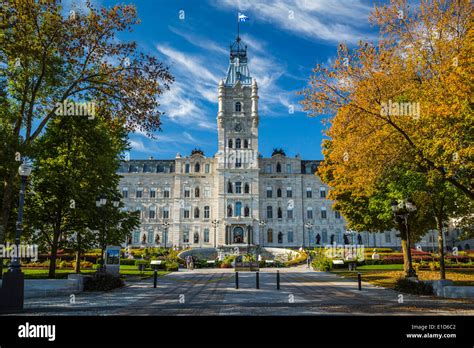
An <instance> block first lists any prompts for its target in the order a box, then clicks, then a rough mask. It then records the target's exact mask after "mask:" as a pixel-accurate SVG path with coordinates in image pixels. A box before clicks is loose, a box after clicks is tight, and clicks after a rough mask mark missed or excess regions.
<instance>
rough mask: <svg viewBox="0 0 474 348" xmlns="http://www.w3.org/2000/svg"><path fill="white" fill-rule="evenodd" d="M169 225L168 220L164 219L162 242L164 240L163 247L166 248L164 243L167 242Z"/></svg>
mask: <svg viewBox="0 0 474 348" xmlns="http://www.w3.org/2000/svg"><path fill="white" fill-rule="evenodd" d="M169 226H170V223H169V221H168V220H165V222H163V234H164V236H163V239H164V242H165V248H166V245H167V244H168V227H169Z"/></svg>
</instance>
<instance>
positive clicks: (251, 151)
mask: <svg viewBox="0 0 474 348" xmlns="http://www.w3.org/2000/svg"><path fill="white" fill-rule="evenodd" d="M217 98H218V110H217V128H218V151H217V153H216V154H215V155H214V156H212V157H206V156H205V155H204V153H203V152H202V151H200V150H198V149H196V150H194V151H192V153H191V154H190V155H189V156H181V155H180V154H177V155H176V158H174V159H169V160H157V159H153V158H149V159H148V160H128V161H124V162H122V166H121V168H120V170H119V173H120V175H121V176H122V178H121V181H120V191H121V193H122V195H123V201H124V203H125V206H126V209H128V210H139V211H140V214H141V225H140V227H139V229H137V230H136V231H135V232H133V233H132V238H131V245H132V246H136V247H140V246H167V247H171V246H174V247H180V248H186V247H192V248H198V247H223V246H232V245H237V246H238V245H242V246H244V245H253V246H257V245H259V246H263V247H295V248H296V247H301V246H304V247H312V246H315V245H317V244H319V245H324V244H329V243H330V244H333V243H338V244H343V243H344V242H346V243H354V244H356V243H358V244H365V245H366V246H367V245H369V246H371V245H372V246H392V245H393V246H397V247H399V246H400V239H399V238H398V237H396V235H395V231H387V232H383V233H377V234H368V233H361V234H355V233H350V231H346V223H345V220H344V218H343V217H342V216H341V214H340V213H339V212H338V211H334V210H333V209H332V202H331V201H330V200H329V199H328V198H327V196H328V190H329V188H328V187H327V186H326V185H325V184H324V183H322V182H321V180H320V178H319V177H318V176H317V175H315V173H316V170H317V167H318V165H319V164H320V163H321V160H304V159H301V158H300V157H299V156H296V157H287V156H286V155H285V153H284V151H282V150H279V151H274V153H273V154H272V156H271V157H270V158H264V157H262V156H261V155H260V154H259V151H258V139H259V137H258V134H259V111H258V110H259V102H260V101H259V93H258V81H256V80H255V79H254V78H252V76H251V74H250V70H249V67H248V65H247V47H246V46H244V45H243V44H242V42H241V40H240V38H237V40H236V41H235V42H234V43H233V45H232V46H231V48H230V64H229V68H228V71H227V76H226V77H225V79H223V80H221V81H220V82H219V85H218V88H217Z"/></svg>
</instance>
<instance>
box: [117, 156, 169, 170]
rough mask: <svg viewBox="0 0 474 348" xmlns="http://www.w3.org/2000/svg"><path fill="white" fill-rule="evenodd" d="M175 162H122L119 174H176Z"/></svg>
mask: <svg viewBox="0 0 474 348" xmlns="http://www.w3.org/2000/svg"><path fill="white" fill-rule="evenodd" d="M174 171H175V161H174V160H149V159H148V160H130V161H122V163H121V165H120V168H119V170H118V172H119V173H174Z"/></svg>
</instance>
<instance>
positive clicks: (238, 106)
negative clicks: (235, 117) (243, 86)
mask: <svg viewBox="0 0 474 348" xmlns="http://www.w3.org/2000/svg"><path fill="white" fill-rule="evenodd" d="M237 78H238V77H237ZM241 111H242V103H241V102H237V103H235V112H241Z"/></svg>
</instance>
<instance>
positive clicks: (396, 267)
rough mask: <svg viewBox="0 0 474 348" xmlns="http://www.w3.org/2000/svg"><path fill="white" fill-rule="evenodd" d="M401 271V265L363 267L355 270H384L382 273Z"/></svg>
mask: <svg viewBox="0 0 474 348" xmlns="http://www.w3.org/2000/svg"><path fill="white" fill-rule="evenodd" d="M402 269H403V265H397V264H395V265H363V266H359V267H357V270H364V271H371V270H384V271H399V270H402Z"/></svg>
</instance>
